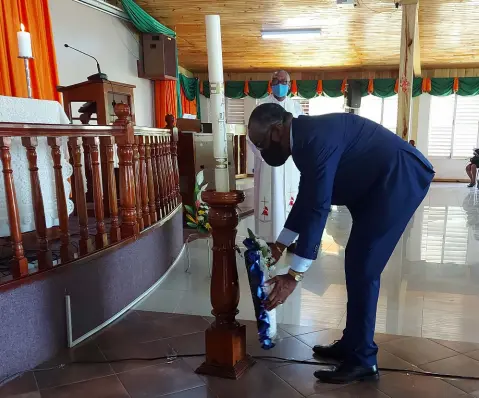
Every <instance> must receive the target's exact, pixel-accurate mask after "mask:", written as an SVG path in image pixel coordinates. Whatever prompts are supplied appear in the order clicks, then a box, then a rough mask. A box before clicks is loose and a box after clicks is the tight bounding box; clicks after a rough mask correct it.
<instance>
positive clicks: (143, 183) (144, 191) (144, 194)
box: [138, 136, 151, 228]
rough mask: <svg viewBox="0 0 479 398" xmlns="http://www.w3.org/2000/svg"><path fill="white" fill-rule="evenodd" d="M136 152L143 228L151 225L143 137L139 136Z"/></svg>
mask: <svg viewBox="0 0 479 398" xmlns="http://www.w3.org/2000/svg"><path fill="white" fill-rule="evenodd" d="M138 152H139V153H140V190H141V203H142V208H141V209H142V211H143V223H144V224H145V228H147V227H149V226H150V225H151V219H150V208H149V206H148V176H147V172H146V148H145V137H143V136H140V143H139V145H138Z"/></svg>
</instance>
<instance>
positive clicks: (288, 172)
mask: <svg viewBox="0 0 479 398" xmlns="http://www.w3.org/2000/svg"><path fill="white" fill-rule="evenodd" d="M266 103H274V104H278V105H281V106H282V107H283V108H284V109H286V110H287V111H288V112H290V113H292V114H293V117H298V116H299V115H302V114H303V111H302V108H301V105H300V104H299V102H297V101H294V100H292V99H291V98H289V97H286V99H285V100H284V101H278V100H277V99H276V98H275V97H274V96H273V95H270V96H268V97H266V98H265V99H263V100H261V101H260V104H266ZM248 142H249V145H250V147H251V149H252V151H253V153H254V155H255V159H254V217H255V229H256V231H255V233H256V235H258V236H260V237H261V238H262V239H264V240H265V241H266V242H275V241H276V239H277V238H278V236H279V234H280V232H281V230H282V229H283V227H284V223H285V222H286V217H287V216H288V214H289V212H290V210H291V207H292V206H293V203H294V201H295V200H296V195H297V194H298V186H299V176H300V174H299V170H298V169H297V168H296V165H295V164H294V162H293V159H292V157H291V156H290V157H289V158H288V160H287V161H286V163H285V164H284V165H283V166H280V167H271V166H269V165H268V164H267V163H266V162H265V161H264V160H263V158H262V157H261V153H260V151H259V150H258V149H257V148H256V147H255V146H254V145H253V143H252V142H251V141H248Z"/></svg>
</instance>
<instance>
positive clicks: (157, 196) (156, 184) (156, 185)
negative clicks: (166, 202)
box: [149, 135, 163, 220]
mask: <svg viewBox="0 0 479 398" xmlns="http://www.w3.org/2000/svg"><path fill="white" fill-rule="evenodd" d="M149 140H150V146H151V167H152V170H153V185H154V188H155V208H156V213H157V215H158V219H159V220H161V218H162V217H163V215H162V212H161V202H160V184H159V182H158V180H159V178H160V176H159V175H158V167H157V163H156V147H157V145H156V136H154V135H152V136H150V137H149Z"/></svg>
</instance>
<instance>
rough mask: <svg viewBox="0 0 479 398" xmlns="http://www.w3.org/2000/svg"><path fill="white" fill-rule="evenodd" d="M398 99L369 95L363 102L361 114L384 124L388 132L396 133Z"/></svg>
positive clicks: (395, 97) (395, 96)
mask: <svg viewBox="0 0 479 398" xmlns="http://www.w3.org/2000/svg"><path fill="white" fill-rule="evenodd" d="M397 112H398V97H397V95H394V96H392V97H388V98H379V97H375V96H374V95H368V96H366V97H363V98H362V100H361V108H360V109H359V113H360V115H361V116H363V117H366V118H368V119H370V120H372V121H373V122H376V123H379V124H382V125H383V126H384V127H386V128H387V129H388V130H391V131H392V132H394V133H395V132H396V129H397Z"/></svg>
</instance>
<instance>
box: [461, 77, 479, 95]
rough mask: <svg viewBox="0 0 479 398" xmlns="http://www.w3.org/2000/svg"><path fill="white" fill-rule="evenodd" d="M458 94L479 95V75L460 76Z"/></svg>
mask: <svg viewBox="0 0 479 398" xmlns="http://www.w3.org/2000/svg"><path fill="white" fill-rule="evenodd" d="M457 95H479V77H460V78H459V90H457Z"/></svg>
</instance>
